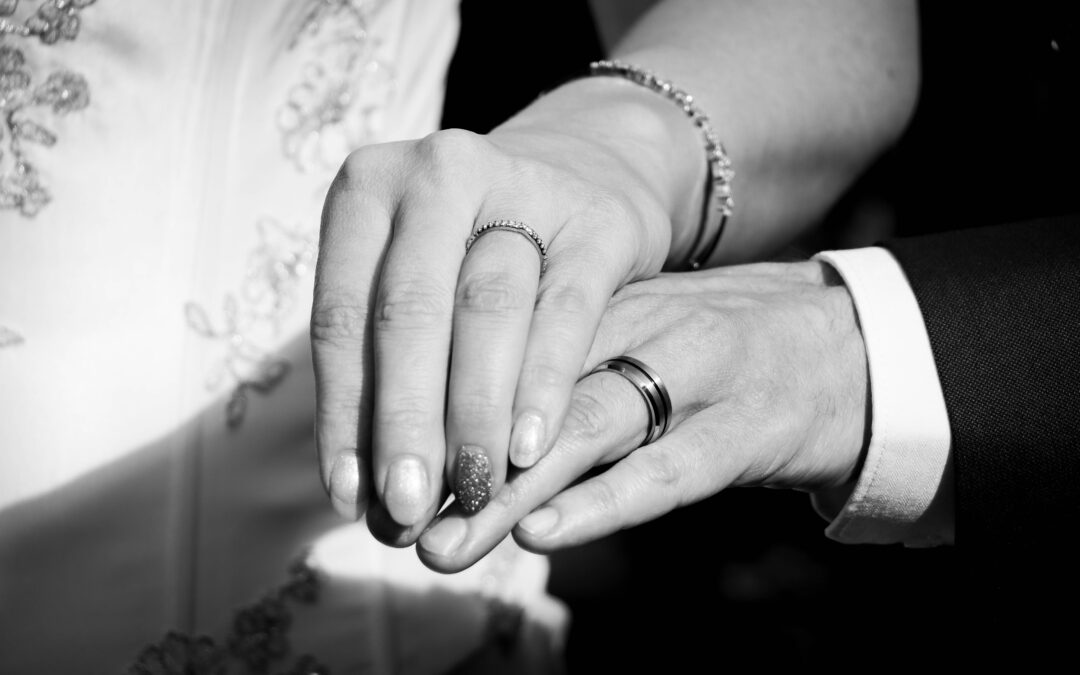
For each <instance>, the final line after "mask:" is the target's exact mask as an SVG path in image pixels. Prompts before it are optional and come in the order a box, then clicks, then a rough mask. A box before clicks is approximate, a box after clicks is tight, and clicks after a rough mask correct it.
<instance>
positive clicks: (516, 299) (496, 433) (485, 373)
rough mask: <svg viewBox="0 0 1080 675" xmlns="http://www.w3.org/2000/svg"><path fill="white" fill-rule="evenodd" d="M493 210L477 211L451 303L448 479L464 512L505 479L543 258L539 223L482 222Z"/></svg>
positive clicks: (484, 500)
mask: <svg viewBox="0 0 1080 675" xmlns="http://www.w3.org/2000/svg"><path fill="white" fill-rule="evenodd" d="M518 209H519V211H518V212H519V213H521V212H525V213H528V211H527V210H526V211H522V210H521V208H520V206H519V207H518ZM494 212H495V211H494V210H492V209H482V211H481V218H478V219H477V223H476V227H475V228H474V233H473V235H472V237H470V239H469V240H468V241H467V242H466V247H467V252H466V255H465V259H464V260H463V261H462V264H461V271H460V273H459V276H458V285H457V291H456V297H455V302H454V321H453V337H452V341H453V342H452V347H451V357H450V381H449V387H448V392H447V395H448V399H447V417H446V441H447V478H448V481H449V484H450V485H451V486H452V487H453V490H454V494H455V497H456V499H457V502H458V503H459V504H460V505H461V509H462V510H463V511H464V512H466V513H476V512H477V511H480V510H481V509H482V508H484V506H485V505H486V504H487V503H488V500H489V499H490V498H491V495H492V494H493V493H494V492H497V491H498V490H499V489H500V488H501V487H502V484H503V481H504V479H505V476H506V467H507V447H508V445H509V439H510V427H511V412H512V406H513V400H514V388H515V387H516V385H517V379H518V373H519V372H520V370H521V363H522V356H523V354H524V352H525V341H526V339H527V337H528V332H529V325H530V323H531V321H532V313H533V306H534V304H535V300H536V291H537V286H538V280H539V278H540V276H541V274H542V271H543V269H544V266H545V264H546V259H547V245H546V243H545V235H548V232H549V228H544V227H543V219H542V218H540V217H532V216H530V218H531V220H524V219H522V220H509V219H496V218H485V217H484V215H485V214H487V213H494ZM503 213H507V211H503ZM534 227H537V228H539V229H533V228H534ZM541 232H543V234H541Z"/></svg>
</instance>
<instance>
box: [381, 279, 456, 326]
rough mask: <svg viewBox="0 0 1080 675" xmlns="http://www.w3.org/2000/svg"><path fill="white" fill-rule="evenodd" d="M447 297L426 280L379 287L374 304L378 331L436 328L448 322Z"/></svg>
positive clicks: (436, 286)
mask: <svg viewBox="0 0 1080 675" xmlns="http://www.w3.org/2000/svg"><path fill="white" fill-rule="evenodd" d="M449 316H450V308H449V307H448V302H447V300H446V293H445V291H444V289H442V288H441V287H440V286H439V285H438V284H435V283H432V282H430V281H426V280H423V279H414V280H410V281H407V282H403V283H396V284H389V285H383V286H380V288H379V292H378V294H377V297H376V301H375V330H377V331H380V332H383V331H398V330H416V329H425V328H433V327H436V326H438V325H439V324H440V323H442V322H445V321H447V320H448V319H449Z"/></svg>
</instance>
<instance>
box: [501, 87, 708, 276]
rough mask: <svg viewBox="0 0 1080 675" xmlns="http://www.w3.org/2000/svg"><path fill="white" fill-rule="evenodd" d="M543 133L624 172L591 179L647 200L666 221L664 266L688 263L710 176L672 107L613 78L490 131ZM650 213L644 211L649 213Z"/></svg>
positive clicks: (540, 103) (540, 102) (687, 122)
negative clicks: (572, 141) (589, 150)
mask: <svg viewBox="0 0 1080 675" xmlns="http://www.w3.org/2000/svg"><path fill="white" fill-rule="evenodd" d="M537 129H544V130H549V131H551V132H554V133H556V134H559V135H562V136H570V137H573V138H576V139H579V140H581V141H584V142H586V143H588V144H590V145H592V146H594V147H597V148H598V149H599V150H600V152H601V153H602V154H604V155H607V156H608V157H610V158H612V159H614V160H615V161H616V162H617V163H618V164H619V165H620V166H622V167H624V168H625V169H626V171H627V172H628V174H629V175H627V173H623V174H622V175H619V174H618V172H615V173H612V174H609V175H593V176H589V178H590V179H592V180H596V181H598V182H601V183H606V184H607V185H608V186H610V187H611V188H612V189H615V190H619V191H621V192H623V193H624V194H626V196H627V197H628V198H630V199H631V201H635V202H636V201H637V200H639V199H641V198H642V197H643V196H644V195H643V194H642V193H645V194H648V195H649V196H650V197H651V198H652V199H654V200H655V201H656V202H657V203H658V204H659V206H660V208H661V209H662V210H663V211H664V213H665V214H666V216H667V218H668V219H669V221H670V228H671V239H670V246H669V251H668V254H667V264H668V265H678V264H681V263H685V261H686V259H687V258H688V257H689V255H690V248H691V246H692V244H693V241H694V239H695V237H696V236H697V233H698V230H699V228H700V226H701V214H702V202H703V200H704V199H705V197H706V189H705V188H706V181H707V178H708V169H707V165H706V162H705V151H704V146H703V141H702V137H701V133H700V131H699V130H698V129H697V128H696V127H695V126H694V124H693V121H692V120H691V119H690V118H689V117H687V115H686V114H685V113H684V112H683V111H682V109H681V108H679V107H678V106H677V105H675V104H674V103H673V102H672V101H670V100H667V99H666V98H665V97H663V96H661V95H659V94H658V93H656V92H653V91H650V90H649V89H647V88H645V87H642V86H641V85H639V84H636V83H633V82H630V81H627V80H623V79H620V78H615V77H587V78H581V79H578V80H573V81H571V82H568V83H566V84H564V85H562V86H560V87H558V88H557V89H554V90H552V91H551V92H549V93H548V94H546V95H545V96H543V97H541V98H539V99H537V100H536V101H535V102H534V103H533V104H531V105H530V106H529V107H527V108H525V109H524V110H522V111H521V112H520V113H518V114H517V115H515V116H514V117H512V118H511V119H510V120H508V121H507V122H505V123H504V124H502V125H500V126H499V127H498V128H496V129H495V130H494V131H492V132H491V134H492V136H493V137H496V138H497V137H498V136H499V135H500V134H506V133H514V132H518V131H528V130H537ZM646 212H647V211H646Z"/></svg>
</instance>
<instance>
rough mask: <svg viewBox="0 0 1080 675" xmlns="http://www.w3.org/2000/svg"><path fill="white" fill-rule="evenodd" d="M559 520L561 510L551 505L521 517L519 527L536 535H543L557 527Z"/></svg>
mask: <svg viewBox="0 0 1080 675" xmlns="http://www.w3.org/2000/svg"><path fill="white" fill-rule="evenodd" d="M558 521H559V512H558V511H556V510H555V509H553V508H551V507H550V506H545V507H543V508H539V509H537V510H535V511H533V512H532V513H530V514H529V515H527V516H525V517H524V518H522V519H521V522H520V523H518V527H520V528H521V529H523V530H525V531H526V532H528V533H529V534H531V535H532V536H534V537H542V536H544V535H545V534H547V533H548V532H551V529H552V528H553V527H555V523H557V522H558Z"/></svg>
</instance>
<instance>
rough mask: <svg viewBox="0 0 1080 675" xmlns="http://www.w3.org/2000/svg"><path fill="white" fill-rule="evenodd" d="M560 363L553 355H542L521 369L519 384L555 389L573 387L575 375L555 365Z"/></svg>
mask: <svg viewBox="0 0 1080 675" xmlns="http://www.w3.org/2000/svg"><path fill="white" fill-rule="evenodd" d="M559 362H560V359H559V358H556V357H555V356H554V355H542V356H540V358H538V359H536V360H530V361H529V362H528V363H526V364H525V365H524V366H523V367H522V369H521V375H520V377H521V382H522V384H524V385H525V386H530V387H539V388H542V389H557V388H560V387H566V386H570V385H573V383H574V379H575V374H574V373H573V372H571V371H568V370H565V369H563V368H560V367H559V366H558V365H555V364H557V363H559Z"/></svg>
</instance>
